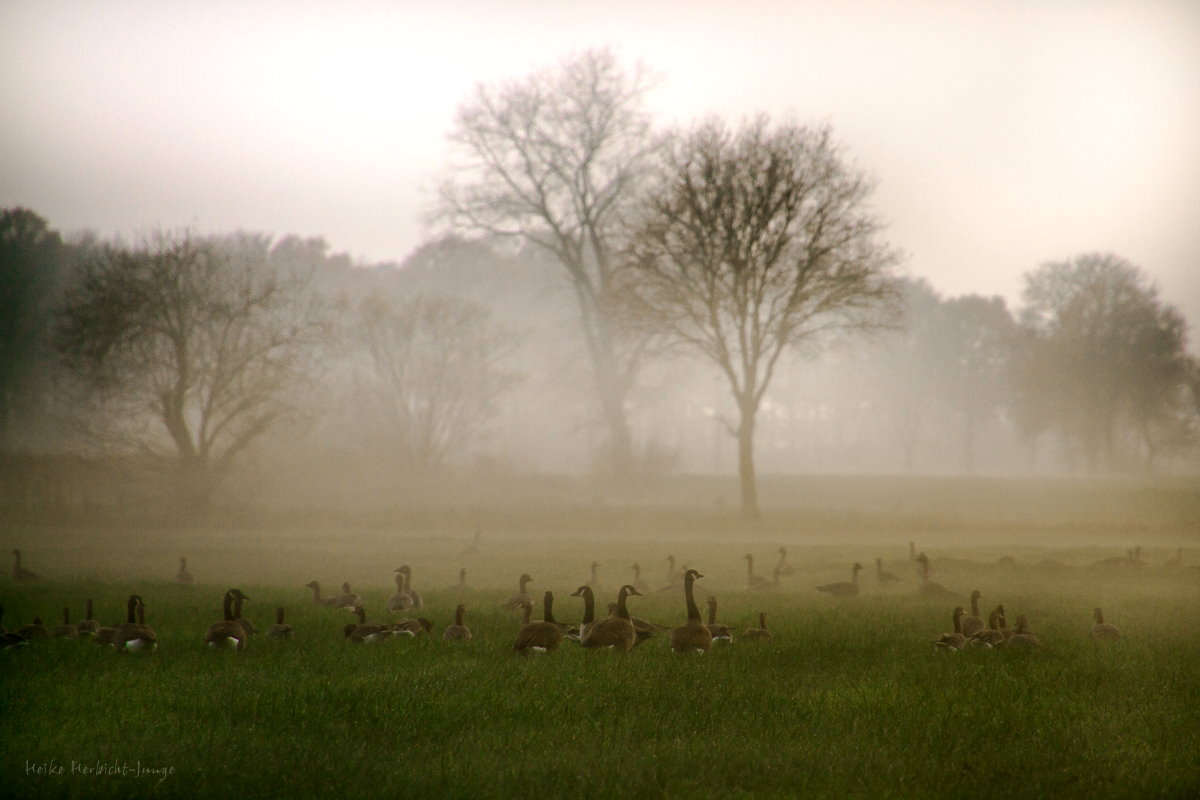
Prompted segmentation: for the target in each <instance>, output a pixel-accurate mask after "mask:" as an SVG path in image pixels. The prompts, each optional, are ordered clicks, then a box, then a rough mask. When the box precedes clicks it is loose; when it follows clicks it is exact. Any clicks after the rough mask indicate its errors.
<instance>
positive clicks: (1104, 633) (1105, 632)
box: [1092, 607, 1121, 641]
mask: <svg viewBox="0 0 1200 800" xmlns="http://www.w3.org/2000/svg"><path fill="white" fill-rule="evenodd" d="M1092 618H1093V619H1094V620H1096V624H1095V625H1093V626H1092V638H1093V639H1097V640H1101V639H1104V640H1108V641H1115V640H1117V639H1120V638H1121V632H1120V631H1119V630H1117V626H1116V625H1113V624H1110V623H1108V622H1105V621H1104V612H1103V611H1101V610H1100V609H1099V607H1097V608H1096V610H1095V611H1093V612H1092Z"/></svg>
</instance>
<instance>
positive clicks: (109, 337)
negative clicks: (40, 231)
mask: <svg viewBox="0 0 1200 800" xmlns="http://www.w3.org/2000/svg"><path fill="white" fill-rule="evenodd" d="M268 244H269V243H268V241H267V240H266V239H265V238H264V237H250V236H241V237H230V238H227V239H225V240H224V241H217V240H206V239H201V238H197V237H194V236H192V235H190V234H187V233H181V234H159V235H158V236H156V237H154V238H153V239H152V240H151V241H149V242H147V243H146V244H145V245H143V246H141V247H138V248H133V249H130V248H126V247H119V246H111V247H107V248H103V249H101V250H100V251H98V254H97V255H96V257H95V258H94V259H93V260H91V261H90V262H88V263H86V264H85V265H84V268H83V271H82V276H81V278H80V280H79V282H78V284H77V285H76V286H75V287H73V288H72V289H71V290H70V292H69V293H68V296H67V300H66V302H65V304H64V306H63V307H62V309H61V310H60V316H59V325H58V332H57V346H58V349H59V351H60V353H61V354H62V356H63V361H64V363H65V364H66V366H67V367H68V369H69V370H70V371H71V373H72V374H73V375H74V376H75V377H76V378H77V379H78V381H79V382H80V383H81V385H82V386H83V387H84V389H85V390H86V392H87V393H88V396H89V397H90V398H91V400H92V402H93V403H94V404H95V407H96V411H97V413H96V414H95V415H94V416H93V418H92V422H93V425H92V427H91V432H92V433H97V434H103V438H102V439H100V441H101V442H102V443H103V444H104V446H106V447H108V448H110V449H122V450H126V451H134V452H141V453H148V454H151V455H155V456H170V457H171V458H173V459H174V461H175V463H176V464H177V466H178V467H179V476H180V479H181V480H180V484H179V486H180V489H181V491H182V497H181V502H182V503H184V506H183V507H182V508H180V510H181V511H183V512H185V513H194V512H199V511H203V510H204V508H205V507H206V506H207V504H208V502H209V500H210V499H211V495H212V492H213V490H214V489H215V488H216V487H217V485H218V483H219V481H220V479H221V478H222V477H223V476H224V475H225V474H226V473H227V471H228V469H229V467H230V465H231V463H232V462H233V461H234V460H235V459H236V458H237V457H238V455H239V454H241V453H242V452H243V451H244V450H245V449H246V447H247V446H249V445H250V444H251V442H253V441H254V440H255V439H256V438H258V437H259V436H261V435H262V434H263V433H264V432H266V431H267V430H268V429H269V428H270V427H271V426H272V425H273V424H275V423H276V422H278V421H279V420H280V419H281V418H284V417H286V416H288V415H289V414H292V413H294V412H296V411H298V409H299V408H300V407H301V406H303V401H302V400H301V398H302V397H303V396H305V394H306V392H305V389H306V387H307V385H308V384H309V383H310V381H312V380H313V379H314V378H315V369H314V364H315V361H314V359H315V354H316V353H317V352H318V350H319V346H320V344H321V343H322V341H323V340H324V339H325V336H324V333H325V331H326V329H327V325H326V321H325V318H324V315H323V314H322V313H321V310H320V306H319V304H318V303H317V302H316V301H315V300H314V299H313V298H311V297H310V296H309V295H308V294H307V292H306V285H307V277H306V276H304V275H295V274H287V273H285V272H283V271H280V270H275V269H273V268H271V267H270V266H268Z"/></svg>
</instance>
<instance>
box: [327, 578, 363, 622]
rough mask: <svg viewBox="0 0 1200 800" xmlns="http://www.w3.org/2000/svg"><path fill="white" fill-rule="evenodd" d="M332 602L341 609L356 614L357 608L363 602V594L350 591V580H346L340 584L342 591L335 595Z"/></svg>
mask: <svg viewBox="0 0 1200 800" xmlns="http://www.w3.org/2000/svg"><path fill="white" fill-rule="evenodd" d="M333 604H334V605H335V606H336V607H338V608H340V609H342V610H343V611H349V612H351V613H352V614H357V613H358V610H357V609H358V608H359V607H360V606H362V604H363V596H362V595H361V594H359V593H358V592H354V591H351V590H350V582H349V581H346V582H345V583H343V584H342V593H341V594H339V595H338V596H337V599H336V600H335V601H334V603H333Z"/></svg>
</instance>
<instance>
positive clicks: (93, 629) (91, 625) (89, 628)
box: [75, 597, 100, 636]
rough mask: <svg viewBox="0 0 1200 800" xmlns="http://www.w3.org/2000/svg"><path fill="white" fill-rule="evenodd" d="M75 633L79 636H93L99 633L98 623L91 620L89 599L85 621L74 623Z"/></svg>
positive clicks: (89, 599) (89, 600)
mask: <svg viewBox="0 0 1200 800" xmlns="http://www.w3.org/2000/svg"><path fill="white" fill-rule="evenodd" d="M75 631H76V632H77V633H78V634H79V635H80V636H95V635H96V634H97V633H98V632H99V631H100V623H99V622H96V620H94V619H93V618H92V600H91V598H90V597H89V598H88V599H87V615H86V619H82V620H80V621H79V622H77V623H75Z"/></svg>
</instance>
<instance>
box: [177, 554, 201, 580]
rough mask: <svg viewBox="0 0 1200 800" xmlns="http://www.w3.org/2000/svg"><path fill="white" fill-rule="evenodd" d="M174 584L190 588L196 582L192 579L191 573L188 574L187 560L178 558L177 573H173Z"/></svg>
mask: <svg viewBox="0 0 1200 800" xmlns="http://www.w3.org/2000/svg"><path fill="white" fill-rule="evenodd" d="M175 582H176V583H182V584H184V585H185V586H191V585H192V584H193V583H195V582H196V579H195V578H194V577H192V573H190V572H188V568H187V559H186V558H184V557H183V556H180V557H179V571H178V572H176V573H175Z"/></svg>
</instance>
